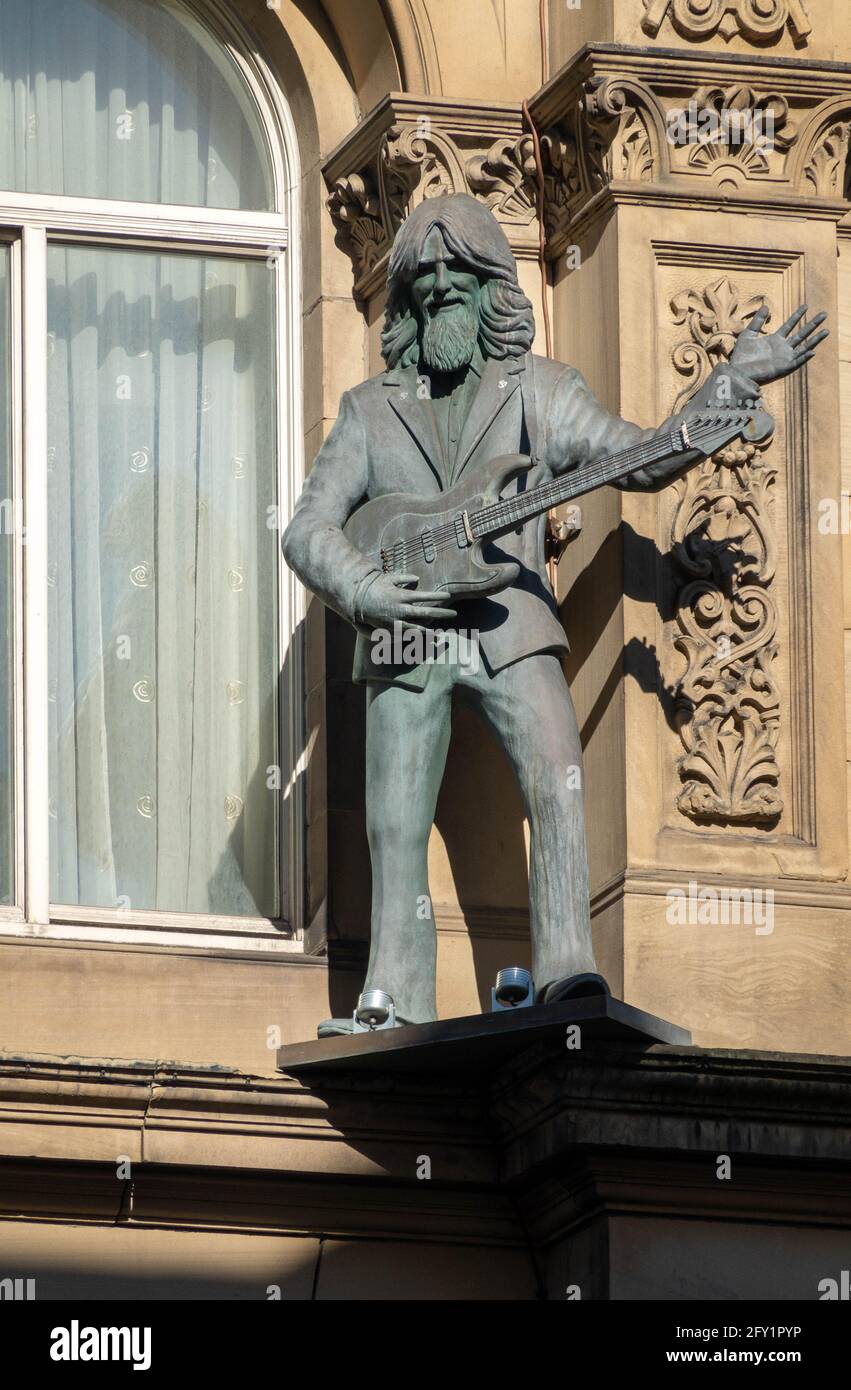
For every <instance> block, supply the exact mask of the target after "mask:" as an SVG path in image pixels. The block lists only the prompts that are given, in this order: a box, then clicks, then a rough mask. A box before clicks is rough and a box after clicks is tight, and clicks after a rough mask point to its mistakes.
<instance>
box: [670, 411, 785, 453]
mask: <svg viewBox="0 0 851 1390" xmlns="http://www.w3.org/2000/svg"><path fill="white" fill-rule="evenodd" d="M685 432H686V436H687V439H688V445H689V446H690V447H691V448H695V449H700V451H701V452H702V453H703V454H706V455H707V456H708V455H710V454H714V453H715V452H716V451H717V450H718V449H723V448H724V446H725V444H730V443H732V441H733V440H734V439H742V440H743V441H744V443H745V444H762V443H763V442H764V441H765V440H766V439H769V438H770V437H771V435H772V434H773V433H774V421H773V419H772V418H771V416H770V415H769V414H768V411H767V410H766V409H765V405H764V403H763V401H762V400H754V401H743V402H742V403H741V404H740V405H737V406H730V405H726V404H725V405H718V406H715V407H714V408H713V407H710V408H707V409H705V410H701V411H699V412H698V414H697V415H695V416H694V417H693V418H692V419H691V420H689V421H688V423H687V425H686V430H685Z"/></svg>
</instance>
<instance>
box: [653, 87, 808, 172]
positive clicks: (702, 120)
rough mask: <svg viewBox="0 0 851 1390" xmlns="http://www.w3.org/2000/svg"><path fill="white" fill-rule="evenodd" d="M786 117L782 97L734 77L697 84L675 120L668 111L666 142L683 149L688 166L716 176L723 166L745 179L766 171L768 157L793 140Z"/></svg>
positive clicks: (779, 153) (778, 153) (794, 135)
mask: <svg viewBox="0 0 851 1390" xmlns="http://www.w3.org/2000/svg"><path fill="white" fill-rule="evenodd" d="M788 122H789V103H788V101H787V100H786V98H785V97H782V96H780V95H779V94H778V93H776V92H758V91H755V90H754V89H753V88H752V87H749V86H746V85H744V84H741V83H734V84H732V85H731V86H729V87H709V86H706V87H699V88H698V89H697V91H696V92H695V94H694V97H693V98H692V100H691V101H690V102H689V104H688V106H687V107H685V108H683V109H682V112H681V113H680V115H679V119H678V121H677V122H676V125H675V126H673V125H672V124H671V118H670V116H669V130H670V131H671V134H672V140H671V143H672V144H674V145H675V146H678V147H683V148H685V149H686V150H687V151H688V156H687V160H686V162H687V165H688V168H689V169H692V170H695V171H696V172H699V173H706V174H709V175H715V176H716V177H717V178H720V179H723V177H724V174H725V171H726V172H728V173H734V174H738V177H739V179H740V180H741V181H745V180H746V179H748V178H754V177H759V176H761V175H766V174H769V173H770V172H771V170H772V162H773V161H774V157H775V156H783V155H785V154H786V153H787V152H788V151H789V149H791V147H792V145H794V144H795V142H796V140H797V139H798V136H797V133H796V132H795V131H794V130H792V129H790V128H787V127H788Z"/></svg>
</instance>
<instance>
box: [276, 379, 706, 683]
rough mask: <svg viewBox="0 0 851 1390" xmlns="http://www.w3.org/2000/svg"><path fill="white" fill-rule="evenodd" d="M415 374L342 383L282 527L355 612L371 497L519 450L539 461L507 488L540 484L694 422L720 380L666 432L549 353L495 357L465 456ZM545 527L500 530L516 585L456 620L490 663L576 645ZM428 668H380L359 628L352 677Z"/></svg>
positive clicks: (310, 577)
mask: <svg viewBox="0 0 851 1390" xmlns="http://www.w3.org/2000/svg"><path fill="white" fill-rule="evenodd" d="M716 371H717V369H716ZM713 376H714V373H713ZM417 383H418V378H417V371H416V368H414V367H408V368H398V369H395V370H388V371H386V372H384V373H382V374H381V375H379V376H375V377H372V378H370V380H369V381H365V382H364V383H363V384H362V385H360V386H356V387H354V389H353V390H351V391H347V392H345V394H344V395H343V397H342V400H341V403H340V413H339V415H338V417H337V420H336V422H335V424H334V426H333V428H332V430H331V432H330V434H329V435H328V438H327V439H326V441H325V443H324V444H323V446H322V448H321V449H320V451H319V454H318V455H317V457H316V461H315V462H314V465H313V468H312V469H311V472H310V474H309V476H308V479H307V483H306V484H305V487H304V490H303V492H302V494H301V497H300V499H299V501H298V504H297V506H296V508H295V511H294V514H293V518H292V521H291V522H290V525H289V527H288V528H287V531H286V533H285V535H284V539H283V547H284V554H285V556H286V559H287V561H288V563H289V564H290V565H291V566H292V568H293V569H294V570H295V571H296V573H297V574H298V575H299V577H300V578H301V579H302V580H303V581H304V583H305V584H306V585H307V586H308V587H309V588H310V589H312V590H313V592H314V593H315V594H317V595H318V596H319V597H320V598H321V599H323V600H324V602H326V603H327V604H329V605H330V606H331V607H332V608H335V609H336V610H337V611H338V612H340V613H342V614H343V615H344V616H345V617H347V618H349V619H350V620H351V619H352V618H353V602H354V598H355V595H356V592H357V590H358V588H359V586H360V584H361V583H362V581H364V580H365V579H366V578H367V576H369V575H370V574H372V573H375V572H376V567H375V565H374V563H373V562H372V561H371V560H369V559H367V558H366V557H365V556H363V555H361V554H360V553H359V552H358V551H356V550H354V548H353V547H352V546H351V545H349V543H348V542H347V541H346V540H345V538H344V537H343V535H342V527H343V525H344V524H345V522H346V521H347V520H348V518H349V516H350V515H351V513H352V512H353V511H354V509H355V508H356V507H357V506H358V504H359V503H360V502H362V501H363V500H365V499H366V498H373V497H378V496H380V495H381V494H383V493H388V492H407V493H413V494H415V495H417V496H423V497H425V496H431V495H434V496H435V497H437V496H439V494H440V493H441V492H444V491H446V490H447V489H448V488H449V487H451V486H452V485H453V484H454V483H455V482H457V481H458V479H459V478H460V477H461V476H462V474H463V475H464V476H465V477H466V475H467V473H468V471H469V470H474V471H475V470H477V469H478V470H483V469H485V468H486V466H487V464H488V462H489V461H490V460H491V459H493V458H496V457H497V456H499V455H501V454H516V453H531V454H534V455H535V456H536V458H537V463H536V466H535V468H534V470H533V471H531V472H530V473H528V474H527V475H526V477H525V479H520V480H518V482H517V483H516V484H512V485H511V487H510V489H509V492H510V491H512V490H514V489H515V487H516V486H518V485H519V486H520V487H521V488H531V487H535V486H537V485H538V484H539V483H543V482H546V481H548V480H549V479H550V478H552V477H553V476H554V475H556V474H558V473H563V472H565V471H566V470H568V469H577V468H578V469H581V468H583V467H585V466H587V465H588V464H590V463H591V462H593V461H595V460H598V459H600V458H601V457H603V456H605V455H606V454H612V453H616V452H617V451H618V450H619V449H623V448H626V447H627V446H628V445H631V444H635V443H640V442H644V441H645V440H650V439H652V438H653V437H654V436H655V435H656V434H657V433H661V432H662V431H663V430H665V431H669V430H671V429H672V428H674V427H675V426H676V424H677V422H678V421H680V420H688V418H689V415H690V414H691V413H693V412H694V410H695V408H696V407H698V406H699V405H700V404H701V403H702V401H703V399H704V397H705V396H707V395H708V394H709V392H710V391H711V388H712V385H713V382H712V378H710V381H709V382H708V383H707V385H706V386H705V387H704V388H703V390H702V391H701V392H700V397H699V398H695V400H694V401H693V402H692V404H691V406H690V407H687V408H686V410H685V411H683V412H682V414H681V415H680V416H677V417H676V418H675V419H674V420H673V421H671V420H668V421H666V422H665V424H664V425H663V426H660V428H659V430H658V431H657V430H642V429H640V428H639V426H637V425H632V424H629V423H628V422H627V421H625V420H622V419H620V418H619V417H618V416H616V415H611V414H610V413H609V412H608V411H607V410H606V409H605V408H604V407H603V406H602V405H601V404H600V403H599V401H598V400H597V399H596V397H595V396H594V395H593V393H592V392H591V390H590V389H589V388H588V386H587V385H586V383H585V381H584V379H583V378H582V376H581V374H580V373H579V372H578V371H576V370H575V368H572V367H567V366H565V365H564V364H563V363H561V362H555V361H553V360H552V359H550V358H544V357H534V358H533V359H532V362H531V363H530V361H529V358H528V357H525V356H524V357H519V358H499V359H498V358H488V359H487V360H486V362H485V366H484V371H483V374H482V380H481V383H480V386H479V389H478V392H477V394H476V396H475V398H474V400H473V403H472V405H471V407H470V410H469V414H468V416H467V419H466V422H465V424H464V427H463V430H462V433H461V437H460V440H459V443H458V449H457V453H456V456H455V458H454V460H449V459H447V458H446V457H445V455H444V452H443V450H442V447H441V444H440V441H439V438H438V435H437V431H436V429H435V423H434V413H433V408H432V405H431V402H430V401H429V400H427V399H421V396H422V392H421V391H420V392H418V389H417ZM532 417H533V418H532ZM694 457H696V456H695V455H689V456H688V460H686V459H685V458H684V457H683V455H678V456H677V458H676V460H671V462H670V463H669V462H667V461H663V462H662V463H656V464H653V465H652V466H651V467H649V468H648V469H640V470H638V471H636V472H634V473H632V474H630V475H629V477H628V478H627V479H626V480H625V483H624V486H626V487H629V488H641V489H645V490H646V489H655V488H657V487H659V486H661V485H663V484H664V483H665V482H667V481H668V480H669V479H670V478H671V477H673V476H676V475H677V474H678V473H679V472H681V471H682V469H683V467H684V465H685V464H686V462H687V461H689V462H690V461H692V460H693V459H694ZM545 525H546V518H545V517H544V516H542V517H540V518H539V519H538V520H537V521H532V522H529V524H528V525H527V526H525V527H523V528H522V530H520V531H519V532H516V533H512V534H511V535H509V536H505V537H502V538H500V540H499V542H498V547H499V551H500V552H501V553H502V554H504V555H506V556H510V557H511V558H513V559H515V560H518V561H519V563H520V574H519V577H518V579H517V580H516V582H515V583H514V584H513V585H511V587H510V588H507V589H504V590H502V591H501V592H500V593H498V594H495V595H494V596H493V597H490V598H479V599H474V600H469V601H464V602H463V603H461V604H459V605H458V618H457V624H456V625H457V626H458V627H459V628H466V629H467V630H468V631H469V630H475V631H478V633H479V645H480V649H481V652H482V654H483V656H484V659H485V662H486V663H487V666H488V668H489V669H490V670H491V671H492V672H495V671H498V670H500V669H501V668H502V667H504V666H508V665H509V664H511V663H512V662H515V661H518V660H520V659H521V658H522V657H525V656H530V655H532V654H533V653H535V652H544V651H553V652H560V651H565V650H566V649H567V640H566V638H565V633H564V628H563V627H562V624H561V622H560V621H559V617H558V613H557V610H556V605H555V600H554V598H553V593H552V589H551V587H550V584H549V580H548V577H547V570H546V563H545V554H544V535H545ZM486 554H487V551H486ZM442 626H443V625H442ZM426 676H427V669H426V668H422V667H419V668H417V669H416V670H415V671H412V670H411V668H410V667H407V668H401V669H400V668H399V667H387V666H386V665H385V666H381V667H379V666H376V667H373V666H372V664H371V661H370V648H369V644H368V642H367V641H366V640H365V638H364V637H363V636H361V637H360V638H359V641H358V650H357V653H356V656H355V671H354V679H355V680H392V679H397V680H399V681H401V682H402V683H404V684H407V685H414V686H416V685H421V684H423V683H424V681H425V679H426Z"/></svg>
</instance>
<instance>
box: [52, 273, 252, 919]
mask: <svg viewBox="0 0 851 1390" xmlns="http://www.w3.org/2000/svg"><path fill="white" fill-rule="evenodd" d="M48 271H49V275H48V329H49V335H48V394H49V421H48V442H49V451H48V461H47V468H48V489H49V517H50V569H49V575H48V582H49V598H50V607H49V641H50V689H49V691H48V696H49V700H50V719H51V726H50V727H51V750H50V751H51V789H50V797H51V804H50V813H51V877H52V889H51V896H52V899H53V901H54V902H57V903H66V904H78V903H79V904H86V905H92V906H108V907H113V906H116V905H118V906H124V907H127V908H132V909H152V908H156V909H164V910H170V911H182V912H203V913H208V912H209V913H222V914H236V915H246V914H248V915H254V914H257V913H260V914H263V915H267V916H274V915H277V912H278V898H277V873H278V856H277V852H276V839H277V830H276V806H277V791H276V789H275V775H274V773H272V774H271V775H269V774H267V769H268V768H270V767H274V766H275V765H276V763H277V752H276V747H277V744H276V713H275V710H276V694H277V692H276V668H277V661H276V650H277V642H276V630H277V617H276V564H277V545H276V539H277V532H276V530H275V529H274V526H270V524H269V523H270V520H272V521H273V520H274V506H275V503H276V487H275V463H274V460H275V449H274V386H273V381H274V377H273V370H272V363H273V360H274V343H273V322H274V318H273V297H272V278H273V277H272V274H271V272H270V271H269V270H268V269H267V267H266V265H265V263H264V262H263V261H262V260H261V261H259V262H245V261H237V260H234V259H231V258H228V257H196V256H193V255H183V254H162V253H151V252H147V251H138V250H127V251H119V250H113V249H103V248H89V247H58V246H54V247H51V248H50V249H49V252H48ZM270 509H272V510H271V511H270ZM270 784H271V785H270Z"/></svg>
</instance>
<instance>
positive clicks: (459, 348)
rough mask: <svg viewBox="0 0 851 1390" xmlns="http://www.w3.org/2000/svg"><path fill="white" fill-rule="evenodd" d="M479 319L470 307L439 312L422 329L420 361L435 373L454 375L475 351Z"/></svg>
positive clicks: (467, 305)
mask: <svg viewBox="0 0 851 1390" xmlns="http://www.w3.org/2000/svg"><path fill="white" fill-rule="evenodd" d="M478 334H479V315H478V312H477V311H476V309H475V308H473V307H472V306H471V305H470V304H458V305H456V306H455V307H453V308H451V309H442V310H440V312H439V313H437V314H435V315H434V317H433V318H426V321H425V324H424V326H423V338H422V358H423V362H424V363H425V365H426V366H427V367H430V368H431V369H432V371H434V372H457V371H458V370H459V369H460V368H461V367H466V366H467V365H468V363H469V362H470V361H471V360H472V357H473V353H474V352H475V350H476V338H477V337H478Z"/></svg>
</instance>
